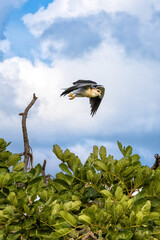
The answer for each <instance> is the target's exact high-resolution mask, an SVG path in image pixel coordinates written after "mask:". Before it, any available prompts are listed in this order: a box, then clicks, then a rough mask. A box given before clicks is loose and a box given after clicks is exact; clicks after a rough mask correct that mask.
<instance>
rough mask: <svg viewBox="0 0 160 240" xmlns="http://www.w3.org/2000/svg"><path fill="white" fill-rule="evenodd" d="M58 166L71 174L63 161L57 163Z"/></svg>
mask: <svg viewBox="0 0 160 240" xmlns="http://www.w3.org/2000/svg"><path fill="white" fill-rule="evenodd" d="M59 167H60V168H61V169H62V171H64V172H66V173H67V174H69V175H71V176H72V173H71V172H70V170H69V169H68V167H67V165H66V164H65V163H61V164H59Z"/></svg>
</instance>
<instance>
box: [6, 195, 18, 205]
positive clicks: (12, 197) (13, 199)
mask: <svg viewBox="0 0 160 240" xmlns="http://www.w3.org/2000/svg"><path fill="white" fill-rule="evenodd" d="M8 200H9V201H10V202H11V203H12V204H13V205H14V206H16V205H17V203H18V201H17V197H16V194H15V193H14V192H10V194H9V196H8Z"/></svg>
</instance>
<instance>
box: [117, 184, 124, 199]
mask: <svg viewBox="0 0 160 240" xmlns="http://www.w3.org/2000/svg"><path fill="white" fill-rule="evenodd" d="M115 197H116V199H117V200H118V201H120V200H121V199H122V197H123V189H122V188H121V187H119V186H118V187H117V189H116V191H115Z"/></svg>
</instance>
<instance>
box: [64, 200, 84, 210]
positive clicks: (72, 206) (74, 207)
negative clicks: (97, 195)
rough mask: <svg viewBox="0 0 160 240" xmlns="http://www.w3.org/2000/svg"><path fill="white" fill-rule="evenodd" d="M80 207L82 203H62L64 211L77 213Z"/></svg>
mask: <svg viewBox="0 0 160 240" xmlns="http://www.w3.org/2000/svg"><path fill="white" fill-rule="evenodd" d="M81 205H82V202H81V201H79V200H77V201H69V202H66V203H64V205H63V209H64V210H66V211H73V210H75V211H78V210H79V209H80V206H81Z"/></svg>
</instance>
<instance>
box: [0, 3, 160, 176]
mask: <svg viewBox="0 0 160 240" xmlns="http://www.w3.org/2000/svg"><path fill="white" fill-rule="evenodd" d="M159 28H160V3H159V1H158V0H128V1H126V0H117V1H116V2H115V1H113V0H94V1H93V2H92V4H90V1H89V0H85V1H83V0H78V1H75V0H68V1H67V0H54V1H53V0H34V1H32V0H15V1H14V2H13V1H11V0H5V2H4V3H2V4H1V6H0V102H1V104H0V120H1V121H0V122H1V125H0V133H1V136H0V137H3V138H4V139H5V140H6V141H12V144H11V145H10V150H11V151H13V152H22V151H23V140H22V132H21V119H20V117H19V116H18V113H19V112H22V111H23V110H24V108H25V107H26V106H27V104H28V103H29V102H30V100H31V99H32V94H33V93H34V92H35V93H36V95H37V96H38V101H37V102H36V103H35V105H34V106H33V108H32V109H31V111H30V112H29V116H28V119H27V124H28V133H29V139H30V145H31V146H32V148H33V152H34V159H35V164H36V163H38V162H40V163H43V160H44V159H47V171H48V172H50V173H51V174H55V173H56V172H57V171H58V164H59V162H58V161H57V160H56V158H55V156H54V155H53V153H52V146H53V144H59V145H60V146H61V147H62V148H63V149H65V148H69V149H71V150H72V151H73V152H74V153H75V154H77V155H78V156H79V157H80V158H81V159H82V161H83V162H84V161H85V159H86V158H87V157H88V156H89V153H90V152H91V151H92V148H93V145H98V146H101V145H104V146H105V147H106V148H107V152H108V154H111V155H114V156H115V158H118V159H119V158H121V155H120V153H119V150H118V147H117V140H119V141H121V142H122V144H124V145H125V146H127V145H131V146H132V147H133V151H134V153H138V154H139V155H140V157H141V161H142V163H143V164H144V165H149V166H151V165H152V164H153V161H154V154H155V153H159V149H160V144H159V138H160V124H159V122H160V105H159V102H160V95H159V92H160V81H159V77H160V68H159V62H160V45H159V42H160V32H159ZM78 79H92V80H94V81H96V82H98V83H99V84H103V85H104V86H105V88H106V94H105V97H104V99H103V101H102V104H101V106H100V108H99V109H98V112H97V114H96V115H95V116H94V117H93V118H92V117H91V116H90V114H89V113H90V107H89V103H88V99H75V100H74V101H68V99H67V97H65V98H60V97H59V95H60V94H61V91H62V90H61V89H62V88H64V87H69V86H70V85H71V84H72V82H74V81H76V80H78Z"/></svg>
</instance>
